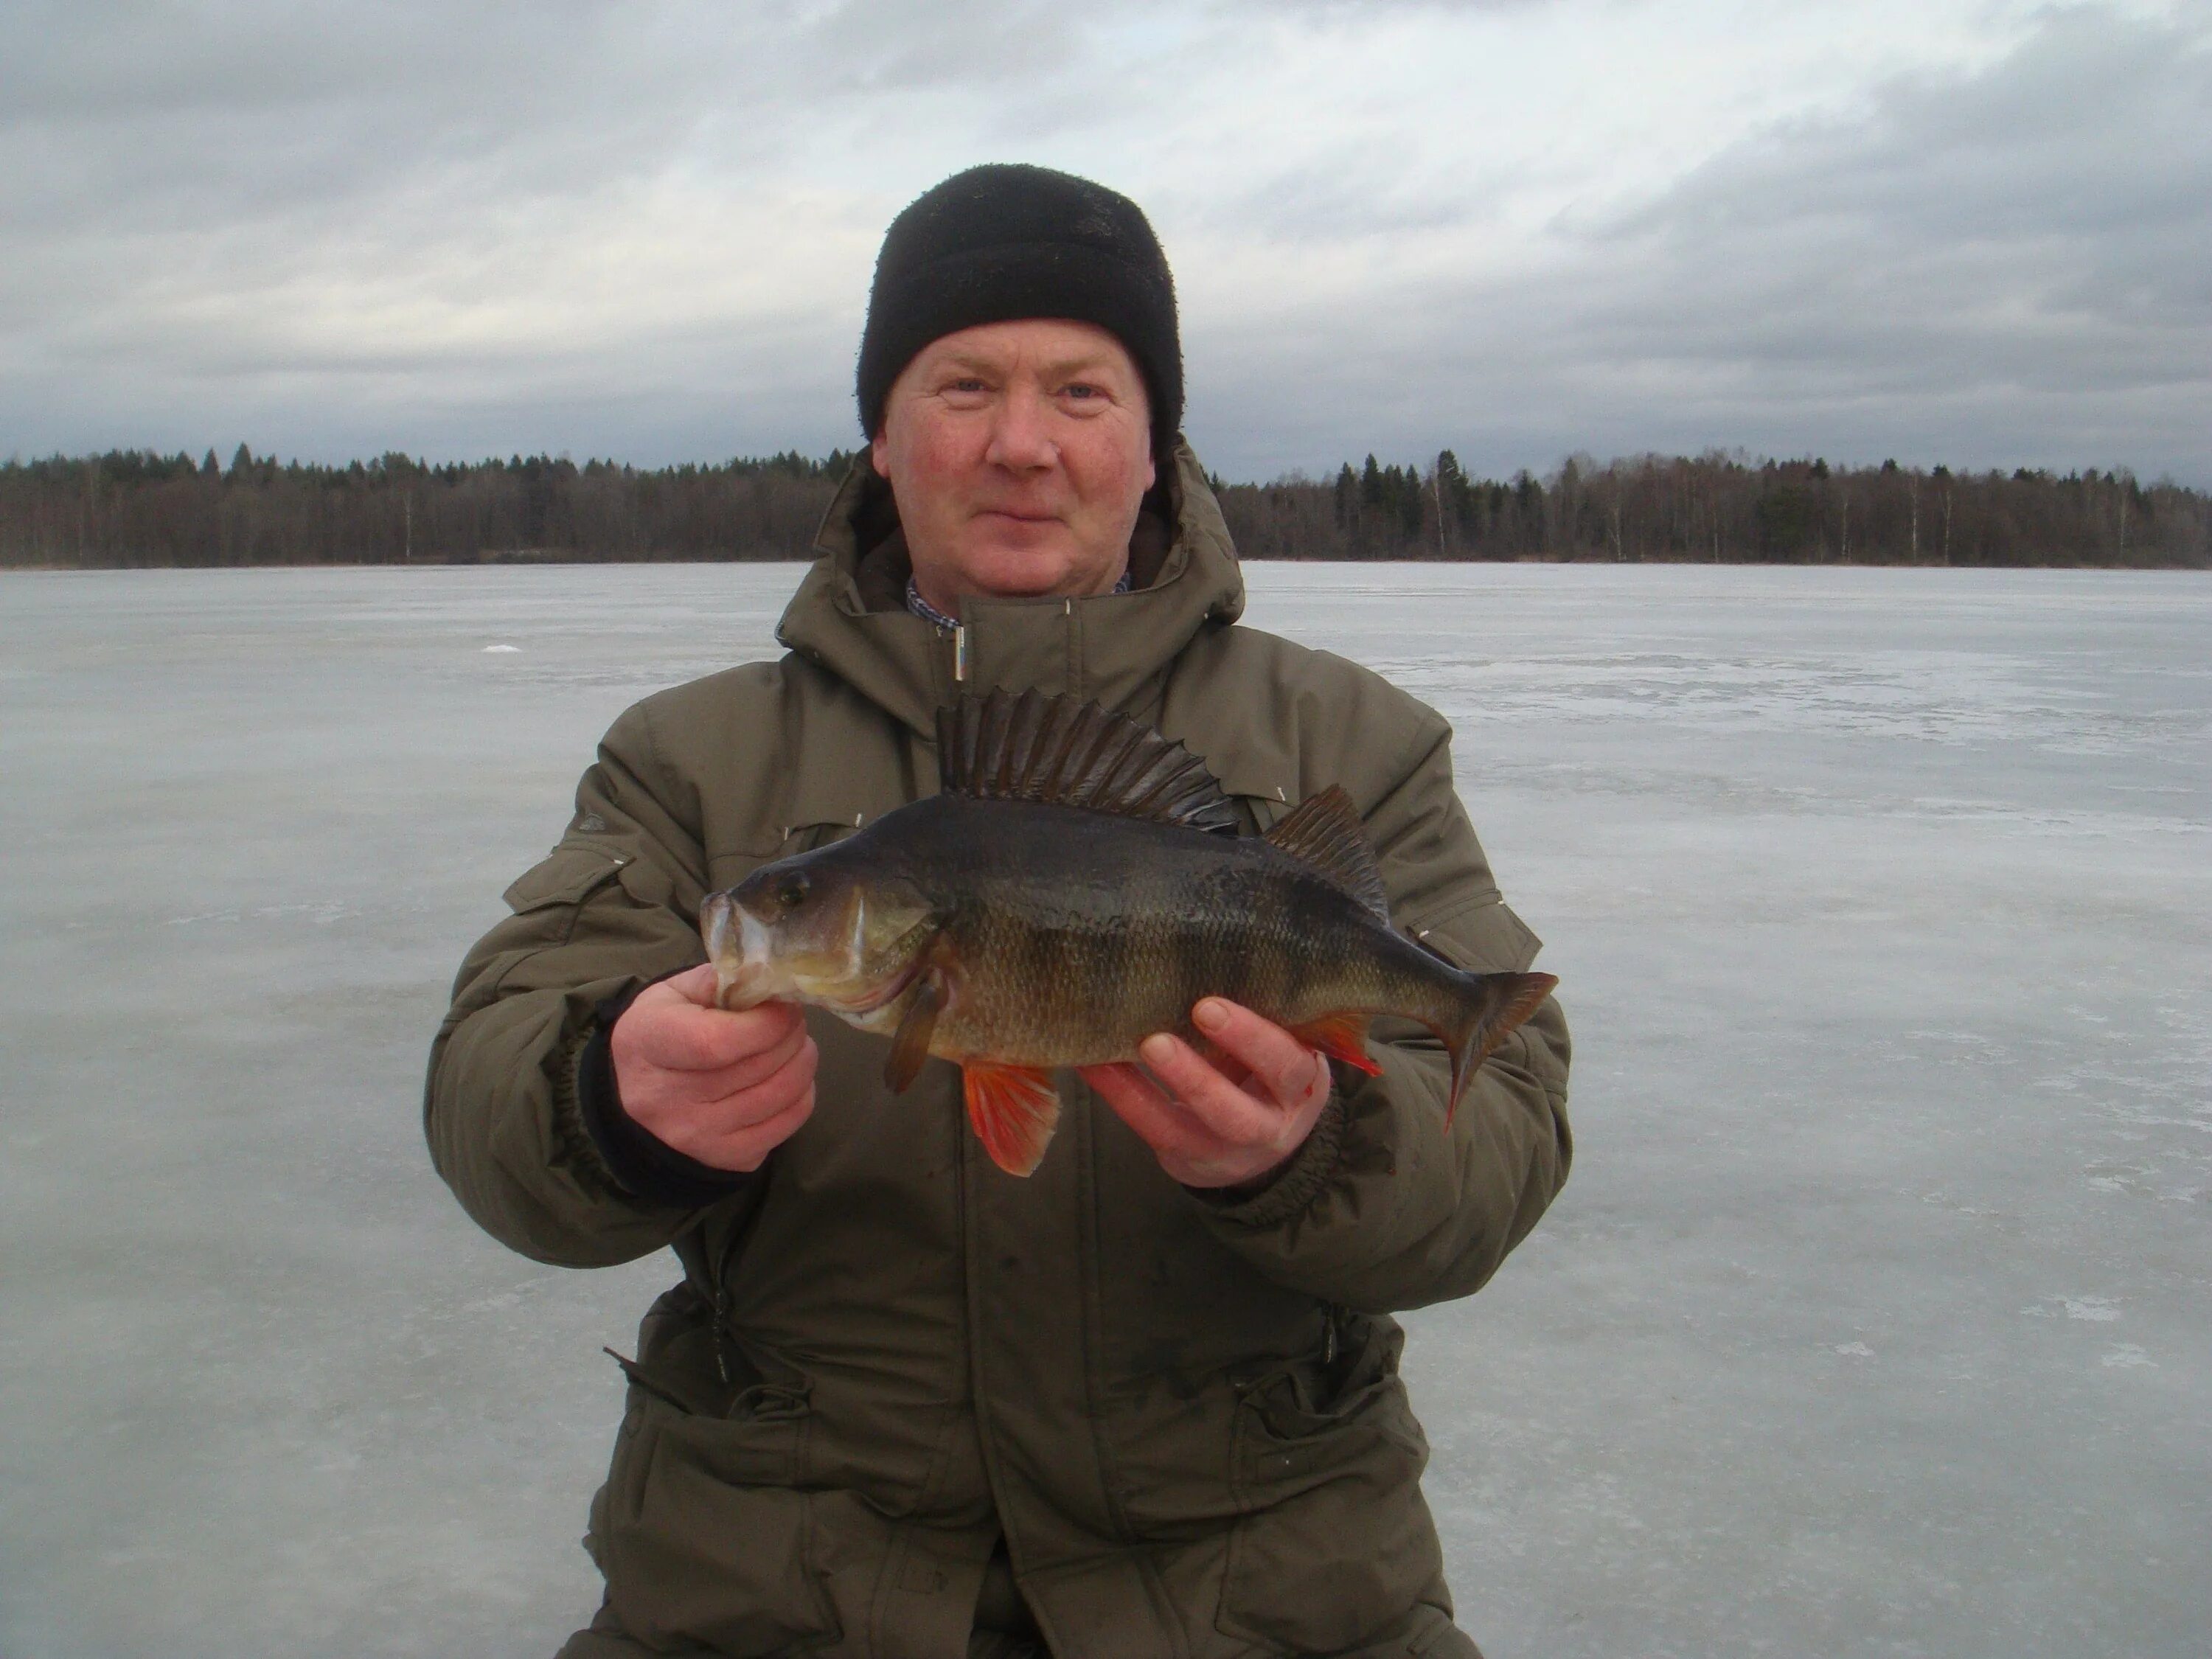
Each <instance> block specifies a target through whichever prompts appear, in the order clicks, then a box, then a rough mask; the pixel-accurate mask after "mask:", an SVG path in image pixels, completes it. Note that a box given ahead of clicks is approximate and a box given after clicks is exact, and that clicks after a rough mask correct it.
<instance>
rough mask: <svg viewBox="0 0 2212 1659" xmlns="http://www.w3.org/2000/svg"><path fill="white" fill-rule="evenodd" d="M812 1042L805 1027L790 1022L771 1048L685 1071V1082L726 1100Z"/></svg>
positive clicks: (706, 1094) (787, 1062) (703, 1095)
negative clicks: (716, 1065) (707, 1068)
mask: <svg viewBox="0 0 2212 1659" xmlns="http://www.w3.org/2000/svg"><path fill="white" fill-rule="evenodd" d="M812 1042H813V1039H812V1038H811V1037H810V1036H808V1035H807V1033H806V1027H805V1026H804V1025H801V1024H795V1023H794V1024H793V1026H792V1028H791V1030H789V1031H787V1032H786V1033H785V1034H784V1035H783V1036H781V1038H779V1039H778V1040H777V1042H776V1044H775V1047H774V1048H763V1050H762V1051H761V1052H760V1053H759V1054H748V1055H746V1056H745V1058H744V1059H743V1060H738V1061H737V1062H735V1063H734V1064H732V1065H730V1066H724V1067H722V1068H721V1069H720V1071H714V1072H693V1073H687V1074H686V1077H687V1081H688V1085H689V1086H692V1087H696V1089H697V1090H698V1091H699V1093H700V1097H701V1098H703V1099H707V1100H727V1099H729V1098H730V1097H732V1096H733V1095H739V1094H743V1093H744V1091H746V1090H748V1089H753V1088H757V1087H759V1085H761V1084H763V1083H764V1082H766V1081H767V1080H768V1079H769V1078H772V1077H774V1076H775V1074H776V1073H778V1072H781V1070H783V1068H784V1067H785V1066H788V1065H790V1064H791V1063H792V1062H793V1060H796V1059H797V1058H798V1057H799V1051H800V1050H801V1049H803V1048H809V1047H811V1045H812ZM807 1063H808V1066H809V1067H810V1069H811V1066H812V1065H813V1064H814V1061H813V1060H811V1059H810V1060H808V1062H807Z"/></svg>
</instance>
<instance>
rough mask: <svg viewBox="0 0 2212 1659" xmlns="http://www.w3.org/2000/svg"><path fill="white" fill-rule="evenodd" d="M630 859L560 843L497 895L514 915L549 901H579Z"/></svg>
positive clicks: (540, 907)
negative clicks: (547, 855) (548, 854)
mask: <svg viewBox="0 0 2212 1659" xmlns="http://www.w3.org/2000/svg"><path fill="white" fill-rule="evenodd" d="M629 861H630V860H629V854H624V853H613V852H609V851H607V850H606V849H605V848H599V847H591V846H579V845H575V844H573V843H569V842H563V843H562V845H561V846H558V847H556V848H554V849H553V851H552V854H551V855H550V857H548V858H546V859H544V860H542V861H540V862H539V863H538V864H535V865H533V866H531V867H530V868H529V869H527V870H526V871H524V872H522V874H521V875H520V876H518V877H517V878H515V879H514V882H513V884H512V885H510V886H509V887H508V888H507V891H506V892H504V893H502V894H501V895H500V896H501V898H503V899H504V900H506V901H507V908H508V909H510V910H512V911H513V912H514V913H515V915H522V914H523V913H524V912H525V911H527V910H537V909H542V908H544V907H545V906H546V905H549V904H581V903H582V902H584V900H585V899H586V897H587V896H589V895H590V894H591V893H592V891H593V890H595V889H596V888H598V887H599V885H600V884H603V883H605V882H607V881H610V880H611V879H612V878H614V877H615V876H616V875H617V873H619V872H620V871H621V870H622V867H623V866H624V865H626V864H628V863H629Z"/></svg>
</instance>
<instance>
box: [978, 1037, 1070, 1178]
mask: <svg viewBox="0 0 2212 1659" xmlns="http://www.w3.org/2000/svg"><path fill="white" fill-rule="evenodd" d="M964 1070H965V1073H966V1079H965V1081H966V1084H967V1094H968V1121H969V1125H970V1126H971V1127H973V1128H974V1129H975V1139H978V1140H980V1141H981V1142H982V1143H983V1150H984V1151H985V1152H988V1153H990V1155H991V1162H992V1163H994V1164H997V1165H998V1166H999V1167H1000V1169H1002V1170H1005V1171H1006V1173H1007V1174H1008V1175H1016V1176H1025V1175H1028V1174H1030V1172H1031V1171H1032V1170H1035V1169H1036V1166H1037V1165H1038V1164H1041V1163H1042V1162H1043V1160H1044V1149H1045V1148H1046V1147H1047V1146H1049V1145H1050V1144H1051V1142H1052V1132H1053V1131H1054V1129H1056V1128H1058V1127H1060V1091H1059V1090H1057V1089H1055V1088H1054V1087H1053V1084H1052V1073H1049V1072H1047V1071H1042V1070H1040V1069H1039V1068H1038V1067H1036V1066H999V1065H994V1064H993V1063H992V1062H991V1061H989V1060H969V1061H968V1062H967V1063H966V1066H965V1067H964Z"/></svg>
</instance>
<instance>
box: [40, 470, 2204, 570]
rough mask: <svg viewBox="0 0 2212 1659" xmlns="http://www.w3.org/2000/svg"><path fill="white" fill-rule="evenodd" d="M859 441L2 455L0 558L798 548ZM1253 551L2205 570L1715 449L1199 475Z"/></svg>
mask: <svg viewBox="0 0 2212 1659" xmlns="http://www.w3.org/2000/svg"><path fill="white" fill-rule="evenodd" d="M852 459H853V457H852V456H851V455H850V454H848V453H844V452H842V451H832V452H831V453H829V455H827V456H824V457H822V458H819V459H815V458H810V457H807V456H803V455H799V454H798V453H787V454H781V455H772V456H768V457H764V458H755V457H744V458H739V459H734V460H731V461H728V462H726V463H723V464H720V465H682V466H671V467H662V468H657V469H647V468H640V467H633V466H627V465H621V464H619V463H617V462H613V461H601V460H592V461H586V462H585V463H584V464H583V465H577V464H576V463H575V462H574V461H571V460H569V459H567V458H566V457H560V458H554V457H549V456H544V455H538V456H532V457H528V458H525V457H522V456H520V455H518V456H513V457H511V458H510V459H507V460H503V461H502V460H498V459H492V460H487V461H482V462H477V463H475V464H471V465H429V464H428V463H425V462H422V461H418V460H415V459H411V458H410V457H409V456H406V455H403V454H396V453H395V454H387V455H384V456H381V457H380V458H378V459H375V460H374V461H368V462H362V461H356V462H354V463H352V464H351V465H346V466H328V465H310V464H306V463H301V462H297V461H291V462H283V463H280V462H278V461H276V460H275V459H270V458H269V457H265V456H263V457H257V456H255V455H254V454H253V453H252V452H251V450H249V449H248V448H247V447H246V446H245V445H243V444H241V445H240V446H239V447H238V450H237V452H236V453H234V455H233V456H232V457H231V460H230V465H228V466H227V467H225V466H222V465H219V464H218V462H217V461H216V456H215V453H214V452H213V451H210V452H209V453H207V454H206V455H205V456H204V458H203V459H200V460H197V461H194V460H193V459H191V457H190V456H189V455H185V454H178V455H174V456H162V455H157V454H153V453H145V452H141V451H117V452H113V453H108V454H105V455H94V456H87V457H82V458H64V457H58V456H57V457H54V458H52V459H46V460H34V461H21V460H10V461H7V462H5V463H0V566H15V567H24V566H63V567H103V568H114V567H133V566H175V565H182V566H219V565H246V564H296V565H316V564H404V563H409V562H415V563H476V562H497V561H507V560H514V561H528V560H559V561H583V560H611V561H623V560H638V561H642V560H729V559H791V558H799V557H804V556H805V555H806V551H807V548H808V546H809V544H811V541H812V540H813V537H814V532H815V528H816V526H817V524H818V522H819V521H820V519H821V516H822V513H823V510H824V508H825V507H827V506H828V505H829V497H830V495H831V494H832V493H833V492H834V491H835V489H836V485H837V481H838V480H839V479H840V478H841V477H842V476H843V475H844V472H845V471H846V468H847V467H848V465H849V464H850V463H851V461H852ZM1211 482H1212V484H1213V487H1214V489H1215V493H1216V494H1217V495H1219V497H1220V499H1221V505H1222V511H1223V513H1224V514H1225V517H1226V518H1227V520H1228V522H1229V527H1230V531H1231V534H1232V536H1233V537H1234V538H1235V539H1236V543H1237V550H1238V551H1239V552H1240V553H1242V554H1243V556H1245V557H1247V558H1261V559H1268V558H1287V559H1351V560H1361V559H1445V560H1463V559H1464V560H1473V559H1487V560H1512V559H1575V560H1620V561H1630V560H1665V561H1683V560H1697V561H1704V562H1716V563H1789V564H1796V563H1826V562H1833V563H1853V564H1953V565H2114V566H2122V565H2124V566H2145V567H2153V566H2164V567H2184V568H2205V567H2206V566H2208V565H2212V497H2209V496H2208V495H2206V494H2205V493H2204V492H2203V491H2199V490H2194V489H2184V488H2182V487H2180V486H2179V485H2177V484H2173V483H2164V482H2161V483H2154V484H2148V485H2147V484H2144V483H2141V482H2140V481H2139V480H2137V479H2136V477H2133V476H2132V475H2131V474H2130V473H2127V472H2125V471H2106V472H2100V471H2096V470H2095V469H2091V470H2089V471H2085V472H2069V473H2066V474H2063V476H2062V475H2057V474H2054V473H2051V472H2048V471H2036V470H2031V469H2028V468H2021V469H2019V470H2017V471H2013V472H2010V473H2004V472H1997V471H1990V472H1973V471H1957V472H1954V471H1952V470H1951V469H1949V468H1948V467H1944V466H1935V467H1929V468H1924V469H1923V468H1920V467H1908V466H1900V465H1898V464H1897V463H1896V462H1895V461H1885V462H1883V463H1882V464H1881V465H1880V466H1879V467H1860V468H1847V467H1831V466H1830V465H1828V464H1827V463H1826V461H1825V460H1821V459H1806V460H1753V459H1747V458H1746V457H1745V456H1743V455H1741V454H1734V455H1730V454H1723V453H1708V454H1705V455H1701V456H1698V457H1695V458H1692V457H1686V456H1671V457H1670V456H1659V455H1644V456H1637V457H1633V458H1630V459H1620V460H1614V461H1611V462H1607V463H1605V464H1603V465H1601V464H1599V463H1597V462H1595V461H1594V460H1592V459H1589V457H1587V456H1577V457H1574V458H1571V459H1568V460H1567V461H1565V462H1564V463H1562V464H1561V465H1560V466H1559V468H1558V469H1557V470H1556V471H1553V473H1551V474H1550V475H1548V476H1547V477H1541V478H1539V477H1536V476H1535V475H1534V474H1533V473H1530V472H1528V471H1521V472H1518V473H1516V474H1515V475H1514V477H1511V478H1510V479H1496V478H1481V477H1474V476H1472V475H1470V474H1469V473H1468V472H1467V471H1465V469H1463V468H1462V466H1461V465H1460V463H1459V461H1458V459H1457V458H1456V457H1455V456H1454V455H1453V454H1452V453H1451V452H1450V451H1449V450H1446V451H1444V452H1443V453H1440V454H1439V455H1437V457H1436V459H1435V460H1434V461H1432V462H1430V463H1428V464H1426V465H1420V464H1415V465H1397V464H1393V465H1387V466H1386V465H1381V464H1379V463H1378V462H1377V461H1376V458H1375V457H1374V456H1372V455H1370V456H1369V457H1367V459H1366V461H1365V464H1364V465H1362V466H1360V467H1358V468H1355V467H1353V466H1352V465H1349V464H1347V465H1345V466H1343V467H1342V468H1341V469H1340V470H1339V471H1338V472H1337V473H1336V475H1335V476H1334V477H1333V478H1328V479H1314V478H1310V477H1304V476H1302V475H1297V474H1293V475H1291V476H1290V477H1285V478H1279V479H1277V480H1276V481H1275V482H1273V483H1264V484H1258V483H1226V482H1225V481H1223V480H1221V479H1219V478H1215V479H1212V480H1211Z"/></svg>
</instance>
